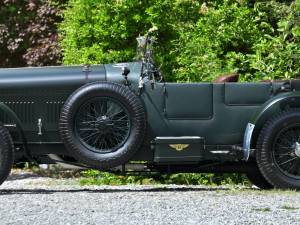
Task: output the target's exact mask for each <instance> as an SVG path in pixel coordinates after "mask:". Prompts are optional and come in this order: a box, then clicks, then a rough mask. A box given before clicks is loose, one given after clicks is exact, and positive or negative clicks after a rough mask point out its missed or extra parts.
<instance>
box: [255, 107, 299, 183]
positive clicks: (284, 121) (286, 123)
mask: <svg viewBox="0 0 300 225" xmlns="http://www.w3.org/2000/svg"><path fill="white" fill-rule="evenodd" d="M256 159H257V163H258V166H259V169H260V171H261V172H262V174H263V176H264V177H265V178H266V180H267V181H268V182H269V183H271V184H272V185H274V187H277V188H290V189H300V110H299V109H292V110H289V111H285V112H282V113H280V114H278V115H277V116H275V117H273V118H271V119H270V120H269V121H268V122H267V123H266V124H265V126H264V127H263V129H262V131H261V133H260V135H259V138H258V142H257V152H256Z"/></svg>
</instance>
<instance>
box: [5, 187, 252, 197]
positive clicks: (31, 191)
mask: <svg viewBox="0 0 300 225" xmlns="http://www.w3.org/2000/svg"><path fill="white" fill-rule="evenodd" d="M243 189H249V190H253V189H251V188H243ZM229 190H231V189H230V188H209V187H207V188H206V187H178V188H177V187H176V188H172V187H158V188H145V189H142V188H141V189H126V188H124V189H121V188H116V189H113V188H109V189H63V190H55V189H52V190H51V189H2V190H1V189H0V195H15V194H55V193H77V192H78V193H118V192H120V193H123V192H190V191H192V192H197V191H229Z"/></svg>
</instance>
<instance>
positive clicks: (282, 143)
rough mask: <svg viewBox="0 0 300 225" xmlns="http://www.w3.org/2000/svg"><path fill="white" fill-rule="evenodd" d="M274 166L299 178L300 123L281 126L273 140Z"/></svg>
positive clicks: (287, 174)
mask: <svg viewBox="0 0 300 225" xmlns="http://www.w3.org/2000/svg"><path fill="white" fill-rule="evenodd" d="M272 149H273V151H272V157H273V159H274V164H275V166H276V167H277V168H278V169H279V170H280V171H281V172H282V173H283V174H285V175H286V176H288V177H291V178H294V179H300V124H292V125H290V126H287V127H285V128H283V129H282V130H281V131H280V132H279V133H278V134H277V135H276V137H275V139H274V142H273V148H272Z"/></svg>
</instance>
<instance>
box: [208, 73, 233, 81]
mask: <svg viewBox="0 0 300 225" xmlns="http://www.w3.org/2000/svg"><path fill="white" fill-rule="evenodd" d="M238 81H239V75H238V74H237V73H231V74H224V75H222V76H219V77H217V78H216V79H215V80H214V81H213V83H225V82H238Z"/></svg>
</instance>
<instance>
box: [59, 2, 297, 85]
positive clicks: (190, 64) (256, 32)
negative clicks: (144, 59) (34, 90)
mask: <svg viewBox="0 0 300 225" xmlns="http://www.w3.org/2000/svg"><path fill="white" fill-rule="evenodd" d="M299 5H300V3H299V0H296V1H275V0H273V1H252V0H242V1H241V0H225V1H206V3H204V2H203V1H188V0H176V1H171V0H150V1H145V2H144V1H139V0H122V1H121V0H118V1H117V0H116V1H114V3H112V2H111V1H108V0H86V1H83V0H71V1H70V2H69V4H68V8H67V10H66V11H65V13H64V22H63V23H62V24H61V26H60V28H61V31H62V38H63V40H62V47H63V50H64V63H66V64H82V63H111V62H120V61H130V60H132V59H133V57H134V55H135V46H136V42H135V38H136V37H137V36H138V35H139V34H144V33H146V32H147V30H149V29H150V28H151V27H153V26H156V27H157V28H158V34H157V37H158V43H157V45H158V46H157V48H156V52H155V54H156V61H157V62H158V64H161V65H162V70H163V72H164V74H165V75H167V79H168V80H173V81H174V80H176V81H210V80H212V79H214V78H215V77H216V76H218V75H219V74H222V73H230V72H238V73H240V74H242V80H260V79H279V78H293V77H295V76H297V75H298V73H299V70H300V66H299V65H300V60H299V51H300V47H299V45H300V44H299V26H300V25H299V11H300V9H299Z"/></svg>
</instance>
